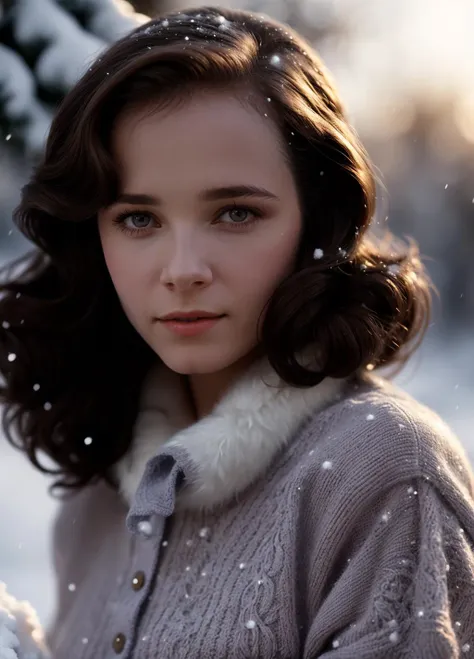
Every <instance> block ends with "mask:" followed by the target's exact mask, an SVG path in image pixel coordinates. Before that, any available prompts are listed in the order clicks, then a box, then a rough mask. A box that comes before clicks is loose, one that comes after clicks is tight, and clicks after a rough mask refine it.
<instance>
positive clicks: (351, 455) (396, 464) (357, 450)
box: [301, 375, 474, 501]
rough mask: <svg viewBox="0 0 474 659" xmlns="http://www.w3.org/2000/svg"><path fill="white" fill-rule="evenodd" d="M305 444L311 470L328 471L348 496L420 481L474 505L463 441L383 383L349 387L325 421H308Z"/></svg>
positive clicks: (368, 379) (367, 379)
mask: <svg viewBox="0 0 474 659" xmlns="http://www.w3.org/2000/svg"><path fill="white" fill-rule="evenodd" d="M301 440H302V441H301V446H302V448H303V450H304V463H305V466H306V467H307V469H309V471H313V470H320V469H321V467H322V465H324V467H326V469H324V467H323V470H326V471H330V472H332V473H333V474H334V476H335V475H336V474H337V479H333V480H334V481H335V482H337V483H339V484H340V486H341V487H342V486H343V485H344V486H345V487H347V488H348V489H349V490H350V489H352V488H356V489H357V488H362V489H365V488H367V490H368V491H371V492H373V491H374V490H375V491H377V490H386V489H387V488H389V487H391V486H394V485H396V484H398V483H401V482H404V481H407V480H410V479H413V478H417V479H424V480H428V481H431V482H432V483H433V484H434V486H435V487H439V488H440V489H443V488H444V489H446V487H448V489H449V488H451V490H453V491H457V492H460V491H462V493H463V496H464V497H467V498H469V499H470V500H472V501H474V476H473V472H472V468H471V466H470V463H469V460H468V457H467V455H466V452H465V449H464V448H463V446H462V444H461V442H460V441H459V439H458V438H457V437H456V435H455V434H454V433H453V431H452V430H451V429H450V427H449V426H448V425H447V424H446V423H445V422H444V421H443V420H442V419H441V418H440V416H439V415H438V414H437V413H436V412H434V411H433V410H431V409H430V408H428V407H426V406H425V405H423V404H422V403H420V402H419V401H417V400H416V399H414V398H413V397H412V396H410V395H409V394H408V393H406V392H405V391H403V390H402V389H400V388H399V387H397V386H396V385H395V384H393V383H391V382H390V381H388V380H385V379H383V378H380V377H377V376H374V375H370V376H364V378H363V379H362V380H359V381H358V382H356V383H355V384H350V385H349V387H348V389H346V390H345V393H344V395H343V396H342V397H341V399H340V400H339V401H337V402H336V403H334V404H333V405H332V406H331V407H330V408H329V409H328V410H327V411H326V412H325V415H324V418H323V417H322V416H321V415H315V416H314V417H313V418H312V419H310V421H309V423H308V424H307V425H306V426H305V429H304V431H303V432H302V435H301ZM309 455H310V456H311V459H309Z"/></svg>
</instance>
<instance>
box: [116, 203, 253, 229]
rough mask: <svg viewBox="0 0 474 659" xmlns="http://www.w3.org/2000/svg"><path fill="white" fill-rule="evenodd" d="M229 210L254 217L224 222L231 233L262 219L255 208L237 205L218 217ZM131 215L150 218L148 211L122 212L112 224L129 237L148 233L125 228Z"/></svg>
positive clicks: (231, 206) (226, 210)
mask: <svg viewBox="0 0 474 659" xmlns="http://www.w3.org/2000/svg"><path fill="white" fill-rule="evenodd" d="M231 210H244V211H247V212H248V213H251V214H252V215H253V216H254V217H253V218H252V219H250V220H246V221H245V222H238V223H235V224H234V223H232V222H224V224H228V225H229V226H230V227H232V229H231V231H239V229H241V228H242V229H243V228H246V227H248V226H250V225H251V224H253V223H254V222H256V221H257V220H258V219H259V218H261V217H262V215H263V213H262V212H261V211H259V210H257V209H256V208H252V207H251V206H243V205H239V204H235V203H234V204H231V205H229V206H225V207H224V208H222V209H221V210H220V211H219V215H218V217H220V216H221V215H223V214H224V213H227V212H228V211H231ZM132 215H146V216H147V217H149V218H152V217H153V216H152V214H151V213H150V212H149V211H142V210H135V211H124V212H123V213H120V214H119V215H117V217H116V218H114V220H113V223H114V224H116V225H118V227H119V229H120V231H123V232H124V233H127V234H129V235H137V234H138V233H144V232H145V231H149V230H150V227H145V228H143V229H137V228H134V229H132V228H130V227H127V226H125V220H126V219H127V218H129V217H131V216H132Z"/></svg>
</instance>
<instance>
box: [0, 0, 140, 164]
mask: <svg viewBox="0 0 474 659" xmlns="http://www.w3.org/2000/svg"><path fill="white" fill-rule="evenodd" d="M147 20H148V17H147V16H144V15H143V14H139V13H137V12H135V11H134V10H133V8H132V6H131V5H130V4H129V3H128V2H125V0H16V2H15V3H14V5H13V7H12V8H11V9H10V11H9V12H7V13H6V15H5V16H3V21H2V23H4V24H7V26H8V28H9V29H4V30H2V31H0V37H1V35H6V37H5V38H4V39H3V41H4V43H3V44H2V43H0V126H1V128H3V131H4V133H5V136H6V137H8V138H9V136H10V134H11V135H12V136H13V138H14V140H13V141H14V142H16V143H21V144H22V147H23V148H24V149H25V150H26V152H27V153H28V154H30V155H37V154H38V153H40V152H41V150H42V148H43V146H44V140H45V137H46V134H47V131H48V129H49V125H50V122H51V118H52V115H53V113H54V107H55V104H57V103H58V102H59V101H60V100H61V98H62V97H63V96H64V95H65V94H66V93H67V91H68V90H69V89H70V88H71V87H72V86H73V85H74V83H75V82H76V81H77V80H78V78H79V77H80V76H81V75H82V73H84V72H85V71H86V69H87V68H88V67H89V66H90V65H91V64H92V62H93V61H94V60H95V59H96V58H97V57H98V55H99V54H100V52H101V51H102V50H103V49H104V48H106V47H107V46H108V44H110V43H113V42H114V41H115V40H117V39H119V38H120V37H122V36H124V35H125V34H126V33H127V32H129V31H131V30H132V29H134V28H135V27H136V26H137V25H140V24H142V23H144V22H146V21H147ZM45 98H46V99H47V101H45V100H44V99H45Z"/></svg>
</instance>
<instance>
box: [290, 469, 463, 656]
mask: <svg viewBox="0 0 474 659" xmlns="http://www.w3.org/2000/svg"><path fill="white" fill-rule="evenodd" d="M473 529H474V507H473V509H472V514H471V520H470V528H469V529H467V528H463V526H462V525H461V523H460V521H459V518H458V517H457V516H456V514H455V513H454V511H453V509H452V508H451V507H450V506H449V504H448V503H447V502H445V501H444V500H443V498H442V496H441V494H440V493H439V491H438V490H437V489H436V488H435V487H434V486H433V484H432V483H431V482H430V481H428V480H424V479H419V480H418V479H415V480H413V481H411V482H405V483H403V484H399V485H397V486H395V487H393V488H391V489H390V491H388V492H386V493H385V494H384V495H383V496H380V497H378V499H377V501H376V502H375V503H374V502H372V504H371V505H370V506H368V507H367V510H366V511H365V512H364V514H363V515H361V516H360V517H359V518H354V519H353V521H352V522H351V523H350V528H349V533H348V534H347V533H345V532H344V531H342V532H343V534H344V537H345V538H347V537H349V538H350V539H351V540H350V542H346V543H345V544H346V545H347V544H349V545H350V548H351V550H350V555H349V557H348V554H347V553H344V552H340V553H339V555H338V556H334V557H332V565H333V570H332V574H331V578H330V579H329V580H328V583H327V586H326V588H325V594H324V597H321V598H320V599H319V600H318V602H317V605H314V607H313V610H312V614H311V617H310V619H309V621H308V623H307V624H308V627H307V633H306V636H305V640H304V646H303V653H302V659H316V658H318V659H319V658H321V659H323V658H324V659H325V658H326V657H327V658H328V659H329V658H330V659H355V658H356V657H357V659H408V658H410V659H455V658H459V659H463V658H464V657H466V659H469V658H473V659H474V552H473V544H474V543H473V535H474V534H473ZM317 551H318V554H319V555H320V554H321V547H318V548H317ZM310 565H312V566H316V565H317V556H315V555H313V560H312V561H311V563H310ZM336 566H338V567H337V568H336ZM316 578H317V577H316V575H315V574H314V573H313V574H312V575H310V583H311V579H312V580H313V581H312V583H316ZM310 592H311V587H310Z"/></svg>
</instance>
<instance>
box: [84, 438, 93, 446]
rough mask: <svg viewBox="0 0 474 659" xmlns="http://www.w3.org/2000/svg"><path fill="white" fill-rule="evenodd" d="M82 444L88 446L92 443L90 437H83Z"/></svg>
mask: <svg viewBox="0 0 474 659" xmlns="http://www.w3.org/2000/svg"><path fill="white" fill-rule="evenodd" d="M84 444H85V445H86V446H90V445H91V444H92V437H86V438H85V439H84Z"/></svg>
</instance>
